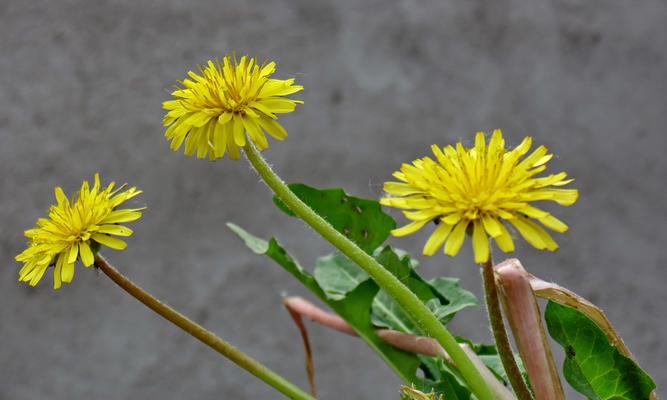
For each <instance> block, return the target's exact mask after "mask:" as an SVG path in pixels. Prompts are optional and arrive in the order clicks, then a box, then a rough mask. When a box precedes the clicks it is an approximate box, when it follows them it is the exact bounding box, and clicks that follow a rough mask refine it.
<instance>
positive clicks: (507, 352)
mask: <svg viewBox="0 0 667 400" xmlns="http://www.w3.org/2000/svg"><path fill="white" fill-rule="evenodd" d="M482 277H483V281H484V299H485V300H486V310H487V312H488V315H489V322H490V323H491V330H492V331H493V338H494V339H495V341H496V347H497V348H498V355H499V356H500V360H501V361H502V363H503V367H504V368H505V372H506V373H507V378H508V379H509V381H510V384H511V385H512V388H513V389H514V393H515V394H516V396H517V398H518V399H519V400H532V399H533V395H532V394H531V393H530V390H529V389H528V385H526V381H524V380H523V376H521V371H520V370H519V366H518V365H517V364H516V360H515V359H514V352H513V351H512V346H511V345H510V341H509V339H508V337H507V331H506V330H505V323H504V322H503V314H502V313H501V311H500V301H499V300H498V288H497V287H496V280H495V276H494V272H493V260H492V259H491V256H489V259H488V261H487V262H485V263H484V265H483V266H482Z"/></svg>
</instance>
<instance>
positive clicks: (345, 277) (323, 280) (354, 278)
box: [313, 252, 368, 300]
mask: <svg viewBox="0 0 667 400" xmlns="http://www.w3.org/2000/svg"><path fill="white" fill-rule="evenodd" d="M313 276H314V277H315V280H316V281H317V283H318V284H319V285H320V287H321V288H322V290H324V293H325V294H326V296H327V297H328V298H329V299H331V300H342V299H343V298H345V296H346V295H347V294H348V293H349V292H351V291H353V290H354V289H355V288H356V287H357V286H359V285H360V284H361V283H363V282H364V281H366V280H367V279H368V274H367V273H366V271H364V270H363V269H361V268H359V266H357V264H355V263H353V262H352V261H351V260H350V259H349V258H347V257H345V256H344V255H343V254H341V253H338V252H336V253H332V254H329V255H326V256H324V257H320V258H318V259H317V261H316V262H315V271H313Z"/></svg>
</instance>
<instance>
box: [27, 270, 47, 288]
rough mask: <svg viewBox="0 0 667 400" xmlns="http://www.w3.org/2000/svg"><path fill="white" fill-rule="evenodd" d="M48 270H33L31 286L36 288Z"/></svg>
mask: <svg viewBox="0 0 667 400" xmlns="http://www.w3.org/2000/svg"><path fill="white" fill-rule="evenodd" d="M47 268H48V266H43V267H37V268H35V270H33V274H32V278H31V279H30V282H29V285H30V286H35V285H36V284H37V282H39V280H40V279H42V277H43V276H44V273H45V272H46V269H47Z"/></svg>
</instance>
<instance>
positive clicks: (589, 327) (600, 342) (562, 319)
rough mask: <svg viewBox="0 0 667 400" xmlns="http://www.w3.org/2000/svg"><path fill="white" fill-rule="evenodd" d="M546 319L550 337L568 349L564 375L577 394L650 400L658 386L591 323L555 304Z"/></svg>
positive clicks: (601, 398) (596, 399)
mask: <svg viewBox="0 0 667 400" xmlns="http://www.w3.org/2000/svg"><path fill="white" fill-rule="evenodd" d="M545 319H546V322H547V328H548V330H549V334H550V335H551V337H553V338H554V340H556V341H557V342H558V343H560V344H561V345H562V346H563V348H564V349H565V361H564V363H563V374H564V375H565V379H566V380H567V381H568V383H569V384H570V385H571V386H572V387H573V388H574V389H575V390H576V391H578V392H579V393H581V394H583V395H584V396H586V397H587V398H588V399H591V400H608V399H609V400H641V399H648V398H649V396H650V394H651V392H652V391H653V389H655V382H653V380H652V379H651V377H650V376H649V375H648V374H647V373H646V372H644V371H643V370H642V369H641V368H640V367H639V366H638V365H637V364H636V363H635V362H634V361H633V360H632V359H630V358H628V357H626V356H624V355H623V354H621V353H620V352H619V351H618V349H617V348H615V347H614V346H612V345H611V344H610V342H609V339H608V338H607V335H605V333H604V332H603V331H602V330H601V329H600V328H599V327H598V326H597V325H596V324H595V323H594V322H593V321H592V320H591V319H589V318H588V317H586V316H585V315H584V314H582V313H581V312H579V311H577V310H576V309H574V308H571V307H567V306H563V305H560V304H558V303H554V302H552V301H549V303H548V305H547V308H546V311H545Z"/></svg>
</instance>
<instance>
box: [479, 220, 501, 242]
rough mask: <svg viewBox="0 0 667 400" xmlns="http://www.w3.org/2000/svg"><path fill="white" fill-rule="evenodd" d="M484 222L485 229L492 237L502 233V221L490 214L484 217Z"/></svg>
mask: <svg viewBox="0 0 667 400" xmlns="http://www.w3.org/2000/svg"><path fill="white" fill-rule="evenodd" d="M482 223H483V224H484V229H485V230H486V232H487V233H488V234H489V236H491V237H497V236H500V235H502V233H503V232H502V229H501V226H500V225H501V223H500V221H498V220H497V219H496V218H493V217H491V216H489V215H484V216H483V217H482Z"/></svg>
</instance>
